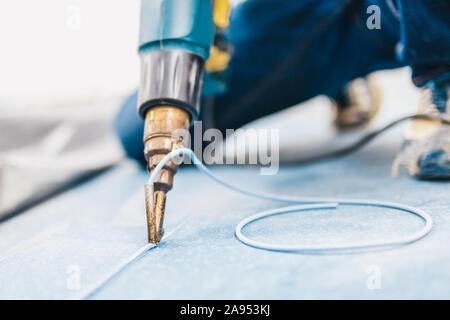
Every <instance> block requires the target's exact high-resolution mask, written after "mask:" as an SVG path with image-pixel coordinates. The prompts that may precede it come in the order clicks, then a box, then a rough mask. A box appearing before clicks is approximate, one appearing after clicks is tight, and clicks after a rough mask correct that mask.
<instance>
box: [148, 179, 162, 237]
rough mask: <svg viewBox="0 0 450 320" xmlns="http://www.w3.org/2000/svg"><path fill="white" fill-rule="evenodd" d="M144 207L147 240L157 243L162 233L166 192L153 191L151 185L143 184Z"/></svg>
mask: <svg viewBox="0 0 450 320" xmlns="http://www.w3.org/2000/svg"><path fill="white" fill-rule="evenodd" d="M144 193H145V209H146V211H147V232H148V242H150V243H153V244H155V245H156V244H158V243H159V242H160V241H161V239H162V237H163V235H164V229H163V227H162V226H163V223H164V212H165V206H166V193H165V192H164V191H154V188H153V186H152V185H149V184H146V185H144Z"/></svg>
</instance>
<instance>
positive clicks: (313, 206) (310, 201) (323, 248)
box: [148, 148, 433, 252]
mask: <svg viewBox="0 0 450 320" xmlns="http://www.w3.org/2000/svg"><path fill="white" fill-rule="evenodd" d="M181 155H187V156H189V157H190V158H191V160H192V162H193V164H194V165H195V166H196V167H197V168H198V169H199V170H200V171H202V172H203V173H205V174H206V175H208V176H209V177H210V178H211V179H213V180H214V181H216V182H218V183H220V184H221V185H223V186H225V187H226V188H228V189H231V190H234V191H236V192H239V193H241V194H244V195H247V196H250V197H254V198H259V199H265V200H274V201H281V202H287V203H291V204H297V205H295V206H289V207H283V208H277V209H271V210H267V211H263V212H260V213H257V214H254V215H252V216H250V217H248V218H246V219H244V220H242V221H241V222H239V223H238V225H237V226H236V237H237V238H238V239H239V240H240V241H241V242H242V243H244V244H246V245H249V246H252V247H255V248H259V249H265V250H275V251H286V252H291V251H300V252H329V251H347V250H354V249H371V248H379V247H390V246H397V245H404V244H408V243H411V242H414V241H417V240H419V239H421V238H423V237H424V236H426V235H427V234H428V233H429V232H430V230H431V228H432V226H433V220H432V219H431V217H430V215H429V214H428V213H426V212H424V211H423V210H421V209H418V208H415V207H412V206H408V205H404V204H399V203H394V202H387V201H379V200H371V199H364V200H361V199H345V198H317V197H292V196H280V195H275V194H269V193H263V192H255V191H250V190H246V189H243V188H241V187H237V186H235V185H233V184H231V183H229V182H226V181H224V180H222V179H221V178H219V177H217V176H216V175H215V174H213V173H212V172H211V170H209V169H208V168H207V167H206V166H205V165H203V164H202V163H201V161H200V160H199V159H198V158H197V157H196V156H195V154H194V152H193V151H192V150H191V149H188V148H180V149H176V150H174V151H172V152H170V153H169V154H167V155H166V156H165V157H164V158H163V159H162V160H161V162H160V163H159V164H158V165H157V166H156V167H155V169H154V170H153V171H152V174H151V175H150V178H149V181H148V184H150V185H153V184H154V182H155V179H156V177H157V174H158V173H159V171H160V170H161V169H162V168H163V167H164V165H165V164H166V163H167V162H168V161H169V160H171V159H173V158H175V157H179V156H181ZM339 205H351V206H372V207H381V208H389V209H394V210H399V211H403V212H408V213H411V214H414V215H416V216H418V217H420V218H422V219H423V221H424V222H425V224H424V226H423V228H422V229H421V230H419V231H418V232H415V233H413V234H410V235H407V236H403V237H399V238H395V239H387V240H376V241H367V242H349V243H344V244H325V245H309V246H307V245H284V244H272V243H264V242H259V241H255V240H252V239H249V238H248V237H246V236H245V235H244V234H243V233H242V229H243V228H244V227H245V226H246V225H248V224H250V223H252V222H254V221H256V220H260V219H263V218H266V217H269V216H273V215H278V214H284V213H289V212H301V211H307V210H308V211H309V210H318V209H319V210H320V209H336V208H337V207H338V206H339Z"/></svg>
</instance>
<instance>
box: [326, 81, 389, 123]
mask: <svg viewBox="0 0 450 320" xmlns="http://www.w3.org/2000/svg"><path fill="white" fill-rule="evenodd" d="M331 101H332V106H333V107H334V110H335V120H334V124H335V126H336V127H337V128H338V129H350V128H356V127H362V126H364V125H366V124H368V123H369V122H370V121H371V120H372V119H374V118H375V116H376V115H377V114H378V111H379V110H380V105H381V91H380V89H379V88H378V86H376V85H375V84H374V81H373V80H369V79H366V78H358V79H355V80H353V81H352V82H350V83H349V84H348V85H347V87H346V88H345V89H344V90H343V92H342V93H341V94H340V95H339V96H337V97H336V98H335V99H332V100H331Z"/></svg>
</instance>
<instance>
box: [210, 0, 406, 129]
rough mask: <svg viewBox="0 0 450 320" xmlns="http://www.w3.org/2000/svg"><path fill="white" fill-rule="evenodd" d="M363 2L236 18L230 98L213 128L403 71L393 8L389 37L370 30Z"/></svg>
mask: <svg viewBox="0 0 450 320" xmlns="http://www.w3.org/2000/svg"><path fill="white" fill-rule="evenodd" d="M372 3H374V1H363V0H353V1H351V0H335V1H326V0H321V1H320V0H298V1H283V3H282V5H281V3H280V1H279V0H247V1H246V2H244V3H243V4H241V5H240V6H238V8H236V9H235V10H234V12H233V14H232V18H231V24H230V30H229V40H230V42H231V43H232V45H233V46H234V54H233V56H232V60H231V63H230V66H229V69H228V70H227V71H228V76H229V78H228V90H227V92H226V94H225V95H222V96H219V97H218V98H217V100H216V103H215V105H214V110H213V112H212V113H213V119H214V122H213V124H212V126H215V127H218V128H219V129H221V130H225V129H227V128H237V127H240V126H242V125H244V124H246V123H248V122H250V121H252V120H255V119H257V118H259V117H262V116H265V115H268V114H271V113H273V112H276V111H279V110H281V109H284V108H287V107H289V106H292V105H294V104H297V103H300V102H302V101H305V100H307V99H309V98H312V97H314V96H316V95H319V94H326V95H329V96H335V95H337V94H338V93H339V92H340V91H341V90H342V89H343V87H344V86H345V85H346V84H347V83H348V82H349V81H351V80H353V79H355V78H357V77H361V76H364V75H367V74H368V73H370V72H372V71H375V70H380V69H386V68H394V67H399V66H401V64H400V63H399V62H398V60H397V59H396V55H395V46H396V44H397V42H398V40H399V30H400V28H399V22H398V20H397V19H396V18H395V16H394V14H393V12H392V11H391V10H390V9H389V8H388V5H387V4H386V1H384V0H380V1H375V3H376V4H377V5H378V6H379V8H380V9H381V23H382V24H381V29H379V30H378V29H369V28H368V27H367V25H366V23H367V19H368V17H369V16H370V14H367V13H366V11H367V8H368V7H369V5H371V4H372Z"/></svg>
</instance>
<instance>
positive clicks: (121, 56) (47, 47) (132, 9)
mask: <svg viewBox="0 0 450 320" xmlns="http://www.w3.org/2000/svg"><path fill="white" fill-rule="evenodd" d="M138 25H139V1H138V0H39V1H36V0H4V1H1V2H0V103H2V104H5V103H12V104H13V105H17V104H18V105H20V104H22V103H26V104H27V105H30V104H31V105H34V106H38V105H45V104H47V103H55V102H61V101H67V102H68V101H84V100H86V99H94V98H104V97H108V96H121V95H125V94H127V93H129V92H130V91H132V90H133V89H134V88H136V87H137V84H138V75H139V59H138V56H137V45H138ZM3 107H4V105H3Z"/></svg>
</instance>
